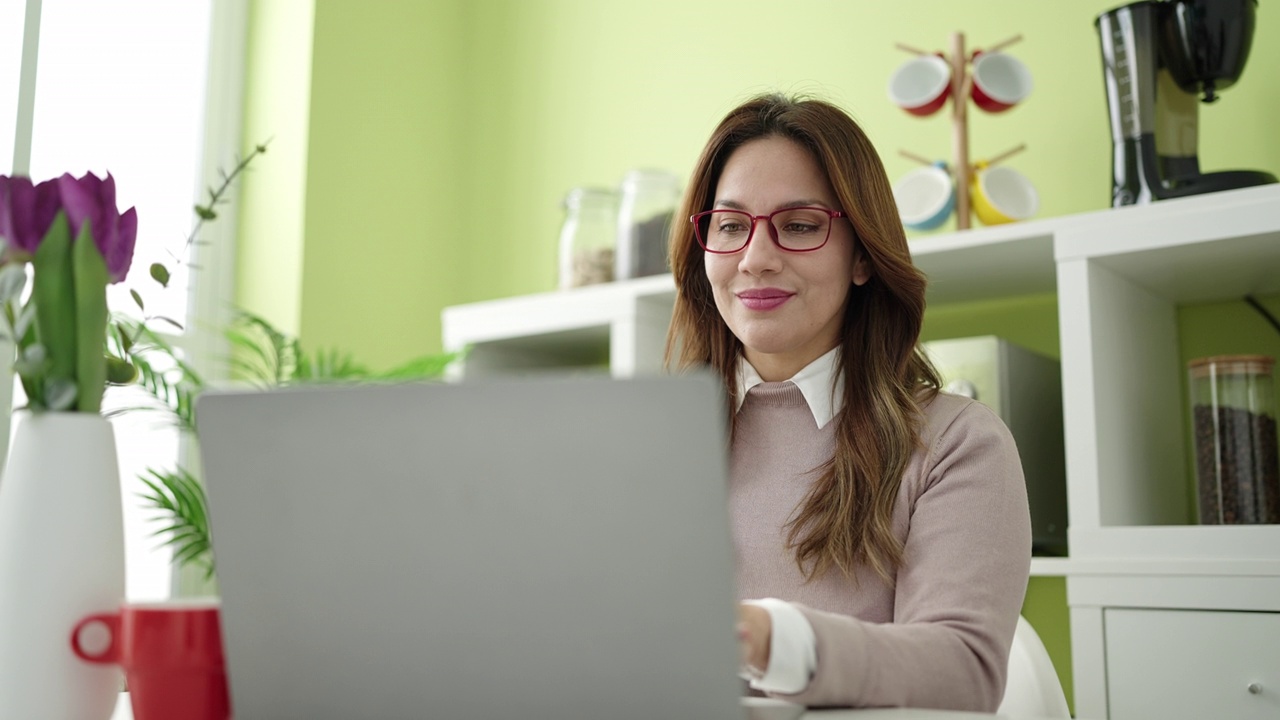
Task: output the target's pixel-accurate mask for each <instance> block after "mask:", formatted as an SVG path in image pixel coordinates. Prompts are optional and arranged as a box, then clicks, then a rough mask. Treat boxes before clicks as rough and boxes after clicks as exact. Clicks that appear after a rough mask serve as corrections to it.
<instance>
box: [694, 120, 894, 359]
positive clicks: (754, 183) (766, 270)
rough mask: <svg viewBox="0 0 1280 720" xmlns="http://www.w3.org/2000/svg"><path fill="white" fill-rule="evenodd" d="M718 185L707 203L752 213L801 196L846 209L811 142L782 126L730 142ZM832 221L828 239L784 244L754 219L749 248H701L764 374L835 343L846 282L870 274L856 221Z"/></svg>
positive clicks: (726, 310) (726, 308) (732, 323)
mask: <svg viewBox="0 0 1280 720" xmlns="http://www.w3.org/2000/svg"><path fill="white" fill-rule="evenodd" d="M714 191H715V202H714V204H713V205H712V209H734V210H743V211H746V212H748V213H750V214H752V215H767V214H769V213H772V212H774V211H775V210H778V209H779V208H783V207H787V206H791V207H795V206H798V205H812V206H817V207H823V208H828V209H831V210H844V208H842V207H840V203H839V201H838V200H837V199H836V195H835V191H834V190H833V189H832V188H831V184H830V182H828V180H827V177H826V174H825V173H823V171H822V169H821V168H820V167H819V166H818V163H817V161H816V160H814V158H813V156H812V155H810V153H809V151H808V150H806V149H805V148H804V147H802V146H801V145H799V144H797V143H796V142H794V141H792V140H789V139H787V138H783V137H778V136H773V137H766V138H760V139H757V140H752V141H750V142H747V143H745V144H743V145H742V146H740V147H739V148H738V149H737V150H735V151H734V152H733V154H732V155H730V156H729V159H728V161H726V162H725V166H724V170H723V172H722V173H721V175H720V182H719V184H718V185H716V187H715V188H714ZM831 223H832V225H831V236H830V240H828V241H827V244H826V245H825V246H823V247H822V248H820V249H818V250H815V251H812V252H800V253H797V252H788V251H786V250H783V249H782V248H780V247H778V245H777V244H776V243H775V242H773V239H772V238H771V236H770V233H769V227H768V225H767V223H766V222H765V221H764V220H758V221H756V227H755V232H754V234H753V235H752V236H751V242H750V244H748V245H747V247H746V248H745V249H743V250H741V251H739V252H736V253H733V254H728V255H717V254H713V253H705V254H704V262H705V266H706V272H707V279H708V280H709V281H710V283H711V289H712V292H713V294H714V296H715V301H716V307H717V308H718V309H719V311H720V316H721V317H722V318H724V321H725V323H726V324H727V325H728V326H729V329H730V330H731V331H732V332H733V334H734V335H736V336H737V338H738V340H740V341H741V342H742V345H743V348H744V352H745V354H746V357H747V360H748V361H749V362H750V363H751V365H752V366H753V367H754V368H755V369H756V371H757V372H759V373H760V376H761V377H762V378H763V379H765V380H766V381H771V382H777V381H781V380H786V379H788V378H790V377H791V376H793V375H795V374H796V373H797V372H798V371H800V370H801V369H802V368H803V367H804V366H805V365H808V364H809V363H810V362H812V361H814V360H816V359H817V358H818V357H820V356H821V355H822V354H823V353H825V352H827V351H828V350H830V349H832V348H834V347H835V346H836V345H837V344H839V342H840V326H841V321H842V319H843V316H844V306H845V302H846V301H847V300H848V298H849V288H850V284H851V283H852V284H857V285H861V284H863V283H865V282H866V281H867V279H868V277H869V274H868V270H867V267H866V261H865V260H864V259H863V258H862V257H861V253H860V252H859V253H857V257H855V247H854V238H853V226H852V225H851V224H850V223H849V221H848V220H847V219H843V218H837V219H834V220H832V221H831Z"/></svg>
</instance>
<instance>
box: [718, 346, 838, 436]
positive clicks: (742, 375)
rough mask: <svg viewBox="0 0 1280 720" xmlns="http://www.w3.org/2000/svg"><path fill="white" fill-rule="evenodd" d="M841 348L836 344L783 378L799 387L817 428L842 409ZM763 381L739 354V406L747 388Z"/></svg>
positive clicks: (743, 400)
mask: <svg viewBox="0 0 1280 720" xmlns="http://www.w3.org/2000/svg"><path fill="white" fill-rule="evenodd" d="M839 353H840V348H838V347H835V348H832V349H831V350H829V351H827V352H826V353H824V354H823V355H822V356H821V357H819V358H818V359H817V360H814V361H813V362H811V363H809V364H808V365H805V366H804V367H803V368H801V370H800V372H798V373H796V374H795V375H793V376H792V377H791V378H790V379H788V380H786V382H789V383H791V384H793V385H795V386H796V387H798V388H800V394H801V395H804V401H805V402H806V403H807V404H808V405H809V412H812V413H813V421H814V422H815V423H817V424H818V428H819V429H821V428H824V427H826V426H827V423H829V422H831V420H832V419H833V418H835V416H836V413H838V412H840V411H841V410H843V409H844V375H841V374H839V373H837V372H836V369H837V368H836V362H837V360H838V358H839ZM763 382H764V379H763V378H761V377H760V373H758V372H756V369H755V368H754V367H752V366H751V363H749V362H747V359H746V358H744V357H741V356H740V357H739V358H738V400H737V402H738V405H737V407H736V408H734V410H735V411H736V410H741V409H742V403H743V402H745V401H746V399H747V391H748V390H750V389H751V388H753V387H755V386H757V385H759V384H761V383H763Z"/></svg>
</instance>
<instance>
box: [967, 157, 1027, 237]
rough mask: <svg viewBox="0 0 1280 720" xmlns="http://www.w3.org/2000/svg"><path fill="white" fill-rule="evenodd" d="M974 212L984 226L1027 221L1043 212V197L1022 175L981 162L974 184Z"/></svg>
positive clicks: (975, 173) (972, 187) (977, 165)
mask: <svg viewBox="0 0 1280 720" xmlns="http://www.w3.org/2000/svg"><path fill="white" fill-rule="evenodd" d="M969 194H970V196H971V198H972V200H973V211H974V214H976V215H977V216H978V220H980V221H982V224H983V225H1000V224H1002V223H1010V222H1015V221H1018V220H1026V219H1027V218H1030V217H1032V216H1034V215H1035V214H1036V212H1038V211H1039V210H1040V196H1039V195H1038V194H1037V193H1036V188H1035V186H1034V185H1032V184H1031V181H1030V180H1028V179H1027V178H1026V177H1025V176H1024V175H1023V174H1022V173H1020V172H1018V171H1017V170H1014V169H1012V168H1007V167H1004V166H996V167H989V166H988V165H987V163H985V162H982V161H979V162H978V163H977V164H976V165H975V166H974V173H973V179H972V181H971V184H970V193H969Z"/></svg>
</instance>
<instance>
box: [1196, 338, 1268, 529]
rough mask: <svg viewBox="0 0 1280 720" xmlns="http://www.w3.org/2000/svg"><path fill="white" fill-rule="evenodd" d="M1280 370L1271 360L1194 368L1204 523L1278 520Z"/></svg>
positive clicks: (1235, 359) (1203, 361)
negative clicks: (1277, 374)
mask: <svg viewBox="0 0 1280 720" xmlns="http://www.w3.org/2000/svg"><path fill="white" fill-rule="evenodd" d="M1274 365H1275V360H1274V359H1273V358H1270V357H1266V356H1265V355H1219V356H1215V357H1208V358H1200V359H1198V360H1192V361H1191V362H1190V363H1189V364H1188V372H1189V375H1190V381H1191V395H1190V400H1191V418H1192V419H1191V430H1192V435H1193V437H1194V442H1195V456H1196V484H1197V490H1198V497H1199V509H1200V522H1201V523H1202V524H1206V525H1242V524H1259V523H1280V463H1278V461H1277V457H1276V446H1277V443H1278V440H1277V436H1276V407H1275V404H1276V400H1275V384H1274V380H1273V378H1272V369H1273V367H1274Z"/></svg>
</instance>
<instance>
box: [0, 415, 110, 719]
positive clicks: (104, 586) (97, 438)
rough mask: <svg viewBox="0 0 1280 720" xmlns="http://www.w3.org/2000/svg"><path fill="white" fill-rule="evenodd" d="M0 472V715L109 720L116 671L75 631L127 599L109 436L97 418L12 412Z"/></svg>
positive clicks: (104, 426) (108, 427) (104, 421)
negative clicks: (80, 648) (79, 652)
mask: <svg viewBox="0 0 1280 720" xmlns="http://www.w3.org/2000/svg"><path fill="white" fill-rule="evenodd" d="M13 419H14V426H15V427H14V431H13V441H12V443H11V445H10V451H9V459H8V462H7V463H6V466H5V469H4V475H3V476H0V718H24V719H25V718H29V719H30V720H107V719H108V718H110V717H111V715H112V711H113V709H114V707H115V703H116V699H117V697H118V696H119V692H120V685H121V672H120V670H119V669H118V668H116V667H114V666H109V665H91V664H89V663H85V662H82V661H81V660H80V659H79V658H77V657H76V656H75V655H74V654H72V652H71V629H72V627H74V626H75V624H76V622H77V621H79V620H80V619H81V618H84V617H85V616H87V615H91V614H95V613H103V612H112V611H114V610H117V609H118V608H119V607H120V604H121V603H122V602H123V600H124V593H125V586H124V530H123V524H124V523H123V519H122V510H121V504H120V470H119V467H118V465H117V463H116V446H115V433H114V432H113V431H112V428H111V424H110V423H109V422H107V421H106V420H105V419H103V418H102V417H100V416H98V415H93V414H88V413H73V412H46V413H40V414H33V413H30V412H27V411H19V412H16V413H14V418H13Z"/></svg>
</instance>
